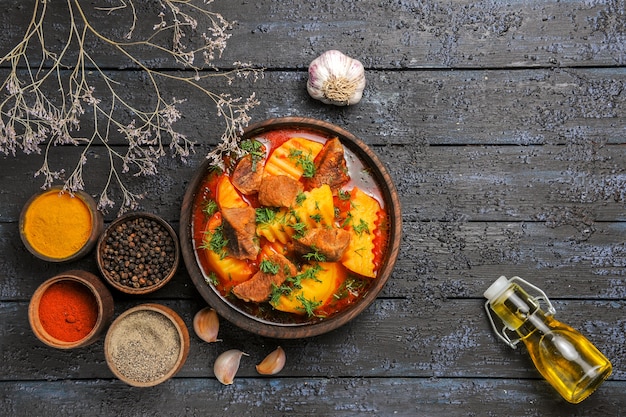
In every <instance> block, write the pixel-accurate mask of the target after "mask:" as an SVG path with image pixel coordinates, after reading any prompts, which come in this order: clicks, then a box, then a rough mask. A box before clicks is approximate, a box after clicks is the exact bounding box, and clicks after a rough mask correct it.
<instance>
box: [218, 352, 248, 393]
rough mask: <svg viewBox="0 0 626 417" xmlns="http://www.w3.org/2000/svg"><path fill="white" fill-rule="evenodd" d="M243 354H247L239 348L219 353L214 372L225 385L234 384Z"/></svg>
mask: <svg viewBox="0 0 626 417" xmlns="http://www.w3.org/2000/svg"><path fill="white" fill-rule="evenodd" d="M243 355H246V354H245V353H243V352H242V351H240V350H237V349H231V350H227V351H226V352H224V353H222V354H221V355H219V356H218V357H217V359H216V360H215V363H214V364H213V373H214V374H215V377H216V378H217V380H218V381H220V382H221V383H222V384H224V385H230V384H232V383H233V381H234V380H235V375H236V374H237V371H238V370H239V362H240V361H241V357H242V356H243ZM246 356H247V355H246Z"/></svg>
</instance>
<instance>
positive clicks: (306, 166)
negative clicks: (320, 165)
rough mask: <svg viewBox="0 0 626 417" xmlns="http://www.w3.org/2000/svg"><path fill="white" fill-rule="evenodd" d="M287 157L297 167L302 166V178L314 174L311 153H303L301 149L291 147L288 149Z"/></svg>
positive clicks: (311, 176) (310, 176)
mask: <svg viewBox="0 0 626 417" xmlns="http://www.w3.org/2000/svg"><path fill="white" fill-rule="evenodd" d="M289 159H291V160H292V161H294V162H295V163H296V166H297V167H300V168H302V176H303V177H304V178H313V176H314V175H315V163H314V162H313V158H312V157H311V154H310V153H308V154H306V155H305V154H304V152H302V151H301V150H298V149H292V150H291V151H289Z"/></svg>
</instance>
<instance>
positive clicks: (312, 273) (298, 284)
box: [287, 264, 322, 288]
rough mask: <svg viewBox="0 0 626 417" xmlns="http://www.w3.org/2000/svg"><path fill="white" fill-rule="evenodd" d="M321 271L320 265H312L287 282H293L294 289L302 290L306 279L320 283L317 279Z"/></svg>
mask: <svg viewBox="0 0 626 417" xmlns="http://www.w3.org/2000/svg"><path fill="white" fill-rule="evenodd" d="M321 270H322V267H321V266H319V264H315V265H311V267H309V268H307V269H305V270H304V271H302V272H301V273H299V274H297V275H296V276H295V277H289V278H287V281H288V282H291V283H292V284H293V286H294V288H302V281H303V280H305V279H312V280H314V281H316V282H320V279H319V278H318V277H317V273H318V272H319V271H321Z"/></svg>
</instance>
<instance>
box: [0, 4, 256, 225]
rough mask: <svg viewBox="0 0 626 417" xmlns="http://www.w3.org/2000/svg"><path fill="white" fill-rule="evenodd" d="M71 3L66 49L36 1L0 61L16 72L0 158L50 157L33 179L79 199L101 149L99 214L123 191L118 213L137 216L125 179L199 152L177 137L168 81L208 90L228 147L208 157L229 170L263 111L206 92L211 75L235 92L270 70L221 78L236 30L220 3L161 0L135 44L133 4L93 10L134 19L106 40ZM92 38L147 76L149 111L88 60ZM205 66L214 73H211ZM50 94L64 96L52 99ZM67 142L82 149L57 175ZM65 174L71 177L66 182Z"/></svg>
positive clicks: (0, 119)
mask: <svg viewBox="0 0 626 417" xmlns="http://www.w3.org/2000/svg"><path fill="white" fill-rule="evenodd" d="M65 1H66V5H65V9H66V10H67V18H68V23H69V31H68V33H67V37H66V40H65V41H64V42H63V44H62V46H61V47H60V48H57V49H58V50H54V51H53V50H51V49H49V47H48V43H47V42H46V33H45V32H46V29H45V25H44V23H45V19H46V15H47V13H49V10H48V7H49V4H48V2H47V1H45V0H39V1H36V2H35V6H34V9H33V14H32V17H31V20H30V23H29V25H28V28H27V29H26V32H25V34H24V37H23V39H22V40H21V41H20V42H19V43H18V44H17V45H15V46H14V48H13V49H12V50H11V51H10V52H9V53H7V54H6V55H5V56H4V57H2V58H0V65H5V66H6V65H8V66H9V67H10V72H9V75H8V76H7V77H6V79H5V80H4V81H3V82H2V85H1V86H0V88H1V89H2V90H5V91H6V94H5V96H4V97H3V98H2V100H1V101H0V152H2V153H4V154H7V155H13V156H15V155H16V153H17V152H18V151H22V152H24V153H26V154H31V153H42V152H43V153H44V161H43V164H42V166H41V168H40V169H39V170H38V171H37V172H36V174H35V176H42V177H43V179H44V183H43V186H42V188H48V187H50V186H51V185H52V184H53V183H54V182H56V181H63V182H64V187H65V188H66V189H67V190H69V191H76V190H83V189H84V187H85V183H84V179H83V168H84V166H85V165H86V163H87V161H88V154H89V149H90V148H91V146H92V145H94V144H96V143H98V144H100V145H103V146H104V148H105V149H106V150H107V152H108V157H109V173H108V177H107V182H106V185H105V186H104V189H103V190H102V191H101V193H100V198H99V203H98V206H99V208H100V209H101V210H106V209H107V208H110V207H113V206H114V205H115V203H114V202H113V201H112V199H111V198H109V194H110V190H111V188H112V187H115V185H116V186H117V188H118V189H119V190H120V191H121V193H122V204H121V206H120V209H119V213H118V214H122V213H123V212H125V211H127V210H133V209H136V208H137V206H138V200H140V199H141V198H142V197H143V196H142V195H141V194H139V193H135V192H132V191H131V190H129V189H128V188H127V186H126V185H125V175H127V174H132V175H135V176H143V175H154V174H156V173H157V168H158V162H159V160H160V159H161V158H162V157H163V156H165V155H166V153H167V152H166V148H168V147H169V149H170V152H171V153H172V155H173V156H175V157H178V158H180V159H181V160H185V158H187V157H188V156H189V155H190V154H191V153H192V152H193V150H194V145H195V143H194V142H193V141H191V140H190V139H188V138H187V137H186V136H185V135H183V134H182V133H180V132H179V131H177V130H176V129H175V126H174V125H175V124H176V122H177V121H178V120H179V119H180V117H181V113H180V110H179V105H180V104H181V103H182V102H183V100H180V99H177V98H175V97H170V98H166V97H164V96H163V94H162V87H161V83H162V82H163V81H166V80H173V81H175V82H178V83H181V84H183V85H186V86H189V87H191V88H194V89H196V90H197V91H199V92H201V93H202V94H203V95H204V96H206V97H207V98H208V99H210V100H211V101H212V102H213V104H214V105H215V107H216V109H217V115H218V116H219V117H221V118H223V120H224V122H225V128H224V131H223V133H222V136H221V143H220V144H219V145H218V146H217V147H216V148H215V149H214V150H213V151H212V152H211V153H209V155H207V157H208V158H210V159H211V160H212V161H214V162H216V163H218V164H221V159H222V158H221V156H222V154H223V153H231V152H234V153H236V154H239V153H240V152H241V150H240V148H239V145H238V140H237V138H238V136H239V135H240V133H241V131H242V130H243V128H244V127H245V126H247V124H248V122H249V120H250V118H249V116H248V112H249V111H250V109H252V108H253V107H254V106H256V105H257V104H258V101H257V100H256V97H255V95H254V93H253V94H251V95H250V96H249V97H248V98H247V99H243V98H241V97H239V98H233V97H230V96H229V95H228V94H225V93H217V92H214V91H211V90H210V89H208V88H206V87H204V85H203V81H204V80H206V79H208V78H210V77H222V78H223V79H224V80H225V81H226V83H227V84H231V83H232V82H233V80H235V79H236V78H237V77H244V78H248V79H252V80H256V79H258V77H259V76H262V75H263V71H262V69H256V68H253V67H251V66H248V65H244V64H241V63H235V64H234V69H232V70H230V71H218V70H217V68H215V67H214V60H215V59H216V58H219V57H221V55H222V52H223V51H224V49H225V48H226V43H227V40H228V39H229V38H230V37H231V34H230V33H229V31H230V30H231V29H232V25H233V24H232V23H231V22H228V21H227V20H225V19H224V18H223V17H222V16H221V15H220V14H219V13H214V12H211V11H210V10H209V9H208V5H209V4H210V3H212V0H205V1H204V2H203V3H202V4H200V5H198V4H196V3H197V2H193V1H191V0H158V3H157V4H158V5H159V6H160V9H161V10H160V12H159V13H158V15H157V16H156V19H157V20H155V21H156V23H155V24H154V27H153V32H152V33H151V34H150V35H149V36H147V37H145V38H144V39H140V40H133V35H134V32H135V29H136V23H137V21H138V19H139V16H138V15H137V9H136V8H135V5H134V3H133V1H132V0H125V1H124V0H121V1H120V3H119V4H118V5H115V6H106V7H94V10H96V11H103V12H106V13H108V14H123V13H127V14H126V15H121V17H126V18H127V19H128V18H129V17H130V24H129V26H128V28H127V30H126V34H125V35H124V37H123V39H114V38H113V37H111V36H109V35H106V34H104V33H102V32H100V31H99V30H98V29H97V28H96V26H95V25H93V24H92V21H91V20H90V17H88V13H86V11H85V10H84V7H85V2H81V1H79V0H65ZM201 28H202V29H201ZM201 30H202V32H201V33H200V31H201ZM192 34H200V39H201V42H199V44H198V43H197V44H194V43H193V42H192V41H191V40H190V39H191V38H192V36H191V35H192ZM164 38H166V39H168V42H167V43H164V42H163V41H162V40H163V39H164ZM93 39H96V40H97V41H98V42H100V43H101V44H102V45H106V46H107V47H109V48H112V49H113V50H114V51H115V52H116V53H118V54H119V56H120V57H121V58H122V59H127V60H129V61H130V62H131V63H132V64H133V65H135V66H136V67H137V68H138V69H139V70H140V71H142V73H144V74H145V76H146V79H147V83H148V85H149V87H150V91H148V92H146V93H144V94H145V96H146V97H154V103H153V104H150V105H149V106H148V107H149V108H147V109H145V108H139V106H137V105H136V104H134V103H132V102H129V101H127V100H126V99H125V98H124V96H123V94H121V93H120V90H121V89H122V87H121V86H120V84H119V83H118V81H117V80H115V79H113V78H112V77H111V75H109V74H107V73H105V72H104V71H103V70H102V69H101V67H100V65H99V64H98V62H97V61H96V59H95V58H94V57H93V56H92V55H91V54H90V53H89V52H88V46H87V42H88V41H91V40H93ZM138 49H141V50H153V51H156V52H158V53H159V54H160V55H161V56H162V57H164V58H168V59H173V60H174V61H175V62H177V63H178V64H179V65H181V67H182V68H185V69H187V70H188V71H184V72H179V73H177V74H172V73H168V72H165V71H161V70H157V69H153V68H151V67H149V66H148V65H147V64H145V63H144V62H142V60H141V59H139V58H138V57H136V55H135V52H134V51H136V50H138ZM33 54H35V56H33ZM197 56H200V57H201V58H202V59H201V63H200V64H199V65H198V64H196V63H195V62H196V57H197ZM35 58H37V59H35ZM34 62H37V64H33V63H34ZM206 68H209V69H212V71H206ZM189 70H190V71H189ZM97 88H99V90H97ZM44 91H55V92H56V93H55V94H54V95H52V96H50V95H47V94H46V93H44ZM128 115H132V118H129V116H128ZM84 124H89V126H90V128H91V129H90V130H89V131H90V132H92V133H91V134H90V135H89V136H88V137H82V136H80V135H79V134H78V132H79V131H80V128H81V126H83V125H84ZM114 136H115V137H121V138H122V139H123V140H124V143H125V144H126V146H125V151H124V152H123V153H120V151H119V147H117V148H116V147H114V146H112V145H111V144H110V141H109V139H111V138H113V137H114ZM68 144H70V145H81V146H82V147H83V148H82V152H81V155H80V157H79V159H78V161H76V164H75V166H74V167H73V168H72V169H67V170H65V169H60V170H56V171H55V170H52V169H51V167H50V160H49V159H50V150H51V148H52V147H53V146H57V145H68ZM119 166H121V169H120V168H118V167H119ZM67 172H69V173H70V174H69V175H67V176H66V173H67Z"/></svg>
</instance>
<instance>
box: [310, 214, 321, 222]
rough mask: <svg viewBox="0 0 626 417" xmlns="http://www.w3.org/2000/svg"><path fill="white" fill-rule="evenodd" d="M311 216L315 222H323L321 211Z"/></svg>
mask: <svg viewBox="0 0 626 417" xmlns="http://www.w3.org/2000/svg"><path fill="white" fill-rule="evenodd" d="M309 217H310V218H311V219H313V221H314V222H315V223H319V222H321V221H322V215H321V214H319V213H316V214H311V215H310V216H309Z"/></svg>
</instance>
